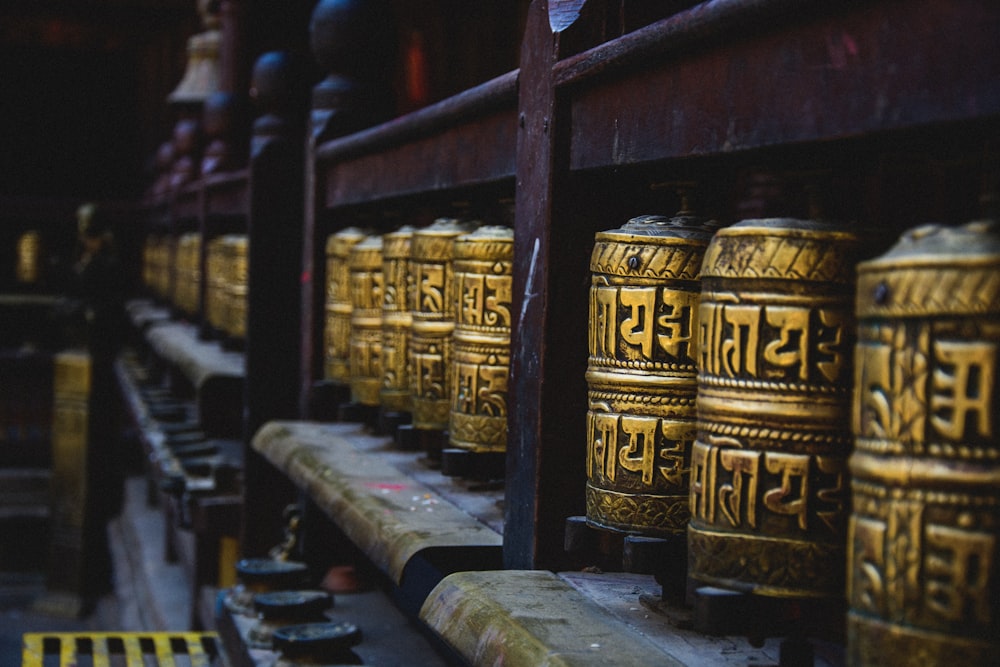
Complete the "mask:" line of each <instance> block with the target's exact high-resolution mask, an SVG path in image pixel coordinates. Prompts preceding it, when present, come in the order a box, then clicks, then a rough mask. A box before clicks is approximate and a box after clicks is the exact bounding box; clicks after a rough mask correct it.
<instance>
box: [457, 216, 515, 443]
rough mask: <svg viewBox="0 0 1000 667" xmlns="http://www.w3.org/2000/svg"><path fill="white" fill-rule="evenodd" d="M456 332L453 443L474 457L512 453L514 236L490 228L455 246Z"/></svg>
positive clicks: (510, 231) (505, 229)
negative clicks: (509, 406)
mask: <svg viewBox="0 0 1000 667" xmlns="http://www.w3.org/2000/svg"><path fill="white" fill-rule="evenodd" d="M453 250H454V264H453V279H452V280H453V286H454V298H455V331H454V334H453V343H454V345H453V348H452V352H453V354H452V361H451V366H450V369H451V371H450V372H451V414H450V415H449V421H448V439H449V442H450V444H451V445H452V446H453V447H458V448H461V449H465V450H468V451H471V452H504V451H506V450H507V378H508V376H509V375H510V325H511V315H510V308H511V295H512V280H513V278H512V276H513V265H514V230H513V229H510V228H509V227H502V226H498V225H487V226H484V227H480V228H479V229H477V230H476V231H474V232H472V233H470V234H465V235H463V236H459V237H458V238H457V239H455V244H454V248H453Z"/></svg>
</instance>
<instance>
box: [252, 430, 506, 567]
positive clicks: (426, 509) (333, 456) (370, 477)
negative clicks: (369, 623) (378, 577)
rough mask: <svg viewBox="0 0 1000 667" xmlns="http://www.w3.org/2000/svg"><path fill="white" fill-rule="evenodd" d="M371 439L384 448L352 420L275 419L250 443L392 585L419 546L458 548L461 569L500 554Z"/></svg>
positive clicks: (476, 525)
mask: <svg viewBox="0 0 1000 667" xmlns="http://www.w3.org/2000/svg"><path fill="white" fill-rule="evenodd" d="M373 441H375V442H378V441H381V442H383V443H384V446H385V447H386V448H388V442H389V439H388V438H382V439H373V438H371V436H366V435H365V434H364V433H363V432H362V430H361V426H360V425H359V424H318V423H314V422H280V421H279V422H270V423H268V424H265V425H264V426H263V427H262V428H261V429H260V430H259V431H258V432H257V434H256V435H255V436H254V438H253V443H252V445H253V448H254V449H255V450H257V451H258V452H260V453H261V454H262V455H263V456H264V457H265V458H267V459H268V460H269V461H270V462H271V464H273V465H274V466H275V467H277V468H278V469H279V470H281V471H282V472H283V473H284V474H285V475H287V476H288V478H289V479H290V480H291V481H292V482H293V483H294V484H296V485H297V486H298V487H300V488H301V489H303V490H304V491H306V492H307V493H308V494H309V496H310V498H311V499H312V500H313V501H314V502H315V503H316V504H317V506H319V508H320V509H321V510H323V511H324V512H325V513H326V514H327V516H329V517H330V519H331V520H332V521H333V522H334V523H335V524H337V526H338V527H339V528H340V529H341V530H342V531H343V532H344V533H345V535H346V536H347V537H348V539H350V540H351V542H352V543H353V544H354V545H355V546H357V547H358V548H359V549H360V550H361V551H362V552H364V553H365V554H366V555H367V556H368V558H369V559H370V560H371V561H372V562H373V563H374V564H375V565H376V566H377V567H378V568H379V569H381V570H382V571H383V572H384V573H386V574H387V575H388V576H389V577H390V578H391V579H392V580H393V581H394V582H395V583H396V584H397V585H400V586H402V585H404V582H403V578H404V570H405V569H406V567H407V565H408V564H409V563H410V562H411V561H412V560H413V559H414V557H415V556H417V555H418V554H421V553H422V552H423V553H426V552H429V551H432V550H434V551H440V550H452V551H454V552H455V553H456V554H462V555H460V556H459V557H458V558H457V559H456V561H455V562H453V564H454V566H455V567H458V568H460V569H480V568H481V567H482V564H484V563H488V562H490V561H491V560H498V559H499V554H500V549H501V545H502V539H501V536H500V534H499V533H498V532H496V531H495V530H492V529H490V528H489V527H488V526H487V525H486V524H484V523H482V522H480V521H478V520H477V519H475V518H473V517H472V516H471V515H470V514H468V513H467V512H465V511H463V510H461V509H459V508H458V507H457V506H456V505H454V504H452V502H450V501H449V500H448V499H446V498H445V497H444V496H443V495H442V494H441V493H438V492H437V491H436V490H435V489H433V488H431V487H430V486H427V485H425V484H422V483H420V482H419V481H417V480H415V479H414V478H413V477H411V476H409V475H407V474H405V473H404V472H402V471H401V470H400V469H399V468H398V467H396V466H394V465H392V464H391V463H389V462H388V461H387V460H385V458H383V457H381V456H379V455H377V454H376V453H375V452H373V451H372V450H373V449H377V447H378V446H377V445H373V444H372V443H373ZM354 442H362V443H367V446H365V445H362V447H361V448H359V447H358V446H355V444H354Z"/></svg>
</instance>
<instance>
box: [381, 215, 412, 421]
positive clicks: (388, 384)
mask: <svg viewBox="0 0 1000 667" xmlns="http://www.w3.org/2000/svg"><path fill="white" fill-rule="evenodd" d="M413 231H414V228H413V227H410V226H408V225H407V226H404V227H400V228H399V229H397V230H396V231H394V232H389V233H388V234H384V235H383V236H382V281H383V283H384V290H383V293H382V387H381V389H380V390H379V398H380V400H381V403H382V407H383V408H385V409H386V410H391V411H394V412H410V410H411V408H412V401H411V399H410V377H409V373H408V372H407V368H406V358H407V352H408V350H409V348H410V330H411V328H412V326H413V315H412V314H411V313H410V306H409V300H408V298H407V295H408V294H409V289H410V288H409V277H410V273H409V262H410V246H411V245H412V241H413Z"/></svg>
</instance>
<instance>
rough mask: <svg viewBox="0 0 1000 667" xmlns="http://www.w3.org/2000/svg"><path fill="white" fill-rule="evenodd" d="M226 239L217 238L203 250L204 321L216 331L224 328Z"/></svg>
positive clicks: (222, 237)
mask: <svg viewBox="0 0 1000 667" xmlns="http://www.w3.org/2000/svg"><path fill="white" fill-rule="evenodd" d="M226 252H227V247H226V239H225V237H224V236H217V237H215V238H214V239H212V240H211V241H209V242H208V246H207V247H206V248H205V273H206V274H208V275H206V276H205V320H206V321H207V322H208V323H209V324H210V325H211V326H212V328H214V329H216V330H217V331H222V330H224V328H225V313H226V279H227V278H226V265H227V260H226Z"/></svg>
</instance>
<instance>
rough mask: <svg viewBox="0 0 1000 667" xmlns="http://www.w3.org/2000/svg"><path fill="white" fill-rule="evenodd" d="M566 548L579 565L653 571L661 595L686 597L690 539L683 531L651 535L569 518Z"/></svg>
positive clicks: (675, 599) (674, 599) (675, 598)
mask: <svg viewBox="0 0 1000 667" xmlns="http://www.w3.org/2000/svg"><path fill="white" fill-rule="evenodd" d="M563 548H564V549H565V551H566V553H567V554H568V555H569V556H570V557H571V558H572V559H573V561H574V563H575V564H577V565H578V566H579V567H597V568H600V569H601V570H605V571H608V572H629V573H632V574H651V575H653V576H654V578H655V579H656V582H657V583H658V584H660V586H662V587H663V590H662V598H663V599H664V600H668V601H671V602H678V603H683V602H684V600H685V597H686V596H687V589H688V577H687V539H686V536H685V535H684V534H678V535H670V536H667V537H648V536H645V535H635V534H629V533H626V532H623V531H619V530H614V529H611V528H603V527H601V526H595V525H594V524H592V523H589V522H588V521H587V518H586V517H584V516H571V517H568V518H567V519H566V532H565V537H564V542H563Z"/></svg>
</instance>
